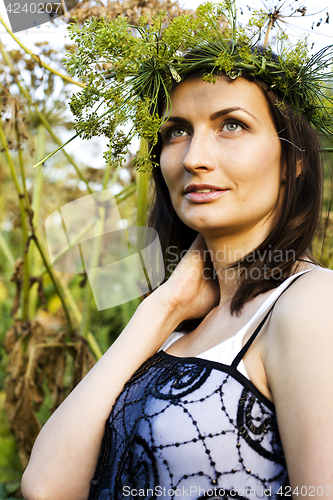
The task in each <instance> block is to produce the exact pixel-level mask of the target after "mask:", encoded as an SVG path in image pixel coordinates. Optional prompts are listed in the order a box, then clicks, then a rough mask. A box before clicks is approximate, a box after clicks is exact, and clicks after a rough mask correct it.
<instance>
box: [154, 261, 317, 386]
mask: <svg viewBox="0 0 333 500" xmlns="http://www.w3.org/2000/svg"><path fill="white" fill-rule="evenodd" d="M308 271H311V269H306V270H304V271H300V272H299V273H296V274H293V275H292V276H290V277H289V278H287V279H286V280H285V281H284V282H283V283H282V284H281V285H279V286H278V287H277V288H275V289H274V291H273V292H272V293H271V294H270V295H269V297H267V299H266V300H265V301H264V302H263V304H262V305H261V306H260V307H259V309H258V310H257V312H256V313H255V314H254V315H253V316H252V318H251V319H250V320H249V321H248V322H247V323H246V325H244V326H243V327H242V328H241V329H240V330H239V331H238V332H237V333H236V334H235V335H234V336H233V337H230V338H229V339H227V340H224V341H223V342H220V343H219V344H217V345H215V346H213V347H211V348H210V349H207V351H204V352H202V353H201V354H198V355H197V356H195V357H196V358H202V359H207V360H210V361H216V362H218V363H222V364H225V365H231V363H232V362H233V360H234V359H235V358H236V357H237V355H238V353H239V352H240V351H241V350H242V347H243V339H244V336H245V334H246V333H247V332H248V331H249V330H250V329H251V328H253V327H254V325H255V324H256V323H259V319H262V318H263V317H264V316H265V314H267V312H268V311H269V309H270V307H271V306H272V305H273V304H274V302H276V301H277V299H278V298H279V297H280V295H281V294H282V292H283V291H284V290H285V289H286V288H287V287H288V286H289V284H290V282H291V281H292V280H294V279H295V278H296V277H297V276H300V275H302V274H305V273H307V272H308ZM184 335H185V333H183V332H173V333H172V334H171V335H170V336H169V337H168V338H167V340H166V341H165V342H164V344H163V345H162V347H161V348H160V350H163V351H166V350H167V349H168V348H169V347H170V346H171V345H172V344H173V343H174V342H176V340H178V339H180V338H181V337H183V336H184ZM237 370H238V371H239V372H241V373H242V374H243V375H244V376H245V377H246V378H249V376H248V374H247V372H246V369H245V366H244V363H243V359H241V360H240V362H239V364H238V366H237Z"/></svg>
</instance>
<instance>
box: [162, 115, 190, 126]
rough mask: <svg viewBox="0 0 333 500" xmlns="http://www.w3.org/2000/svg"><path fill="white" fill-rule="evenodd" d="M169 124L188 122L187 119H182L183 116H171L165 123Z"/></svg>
mask: <svg viewBox="0 0 333 500" xmlns="http://www.w3.org/2000/svg"><path fill="white" fill-rule="evenodd" d="M168 122H175V123H184V122H187V120H186V119H185V118H182V117H181V116H169V118H168V119H167V120H166V121H165V123H168ZM163 125H164V124H163ZM163 125H162V127H163Z"/></svg>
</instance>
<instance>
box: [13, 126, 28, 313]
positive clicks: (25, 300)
mask: <svg viewBox="0 0 333 500" xmlns="http://www.w3.org/2000/svg"><path fill="white" fill-rule="evenodd" d="M15 131H16V138H17V143H18V159H19V165H20V173H21V179H22V186H23V193H24V201H25V207H28V206H29V197H28V192H27V186H26V179H25V172H24V162H23V156H22V148H21V141H20V135H19V131H18V127H17V121H16V122H15ZM26 215H27V214H26V210H24V215H23V216H22V214H21V222H22V236H23V248H24V250H23V263H24V265H23V287H22V292H23V293H22V318H23V321H26V320H27V319H29V287H30V286H29V277H30V265H29V264H30V263H29V254H28V248H27V243H28V225H27V217H26Z"/></svg>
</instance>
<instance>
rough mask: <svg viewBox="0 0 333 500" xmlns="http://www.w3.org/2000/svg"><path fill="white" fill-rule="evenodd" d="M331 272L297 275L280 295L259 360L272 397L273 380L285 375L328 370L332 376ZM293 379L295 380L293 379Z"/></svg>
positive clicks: (332, 297) (322, 271)
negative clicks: (261, 356) (262, 365)
mask: <svg viewBox="0 0 333 500" xmlns="http://www.w3.org/2000/svg"><path fill="white" fill-rule="evenodd" d="M332 359H333V271H331V270H329V269H321V268H318V269H314V270H312V271H310V272H307V273H305V274H303V275H301V276H300V277H299V278H298V279H297V280H296V281H295V282H293V283H292V284H291V286H290V287H289V288H288V289H286V291H285V292H284V293H283V294H282V295H281V296H280V298H279V299H278V301H277V302H276V305H275V307H274V310H273V313H272V316H271V320H270V323H269V327H268V329H267V336H266V342H265V347H264V354H263V361H264V365H265V370H266V373H267V381H268V385H269V387H270V390H271V391H272V394H273V398H274V389H276V381H277V380H281V378H284V377H285V376H286V375H287V374H289V377H293V378H294V379H295V372H297V374H301V373H303V376H304V374H305V372H306V371H307V370H311V371H312V373H313V372H316V373H317V374H318V375H319V372H320V371H322V370H323V371H326V373H327V370H328V369H329V371H330V372H332V373H331V376H332V377H333V370H332V368H333V365H332V362H331V360H332ZM296 378H297V377H296Z"/></svg>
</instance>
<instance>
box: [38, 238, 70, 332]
mask: <svg viewBox="0 0 333 500" xmlns="http://www.w3.org/2000/svg"><path fill="white" fill-rule="evenodd" d="M33 240H34V242H35V245H36V247H37V249H38V251H39V253H40V256H41V258H42V260H43V264H44V266H45V269H46V271H47V273H48V275H49V276H50V278H51V281H52V283H53V286H54V289H55V292H56V294H57V295H58V296H59V299H60V301H61V304H62V307H63V309H64V312H65V315H66V318H67V322H68V327H69V330H70V332H71V334H73V333H74V328H73V323H72V319H71V317H70V314H69V310H68V307H67V304H66V301H65V299H64V296H63V293H62V291H61V289H60V287H59V285H58V282H57V280H56V279H55V276H54V274H53V271H52V269H51V266H50V265H49V263H48V262H47V259H46V256H45V253H44V250H43V248H42V246H41V243H40V241H39V240H38V238H36V236H35V237H34V238H33Z"/></svg>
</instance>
